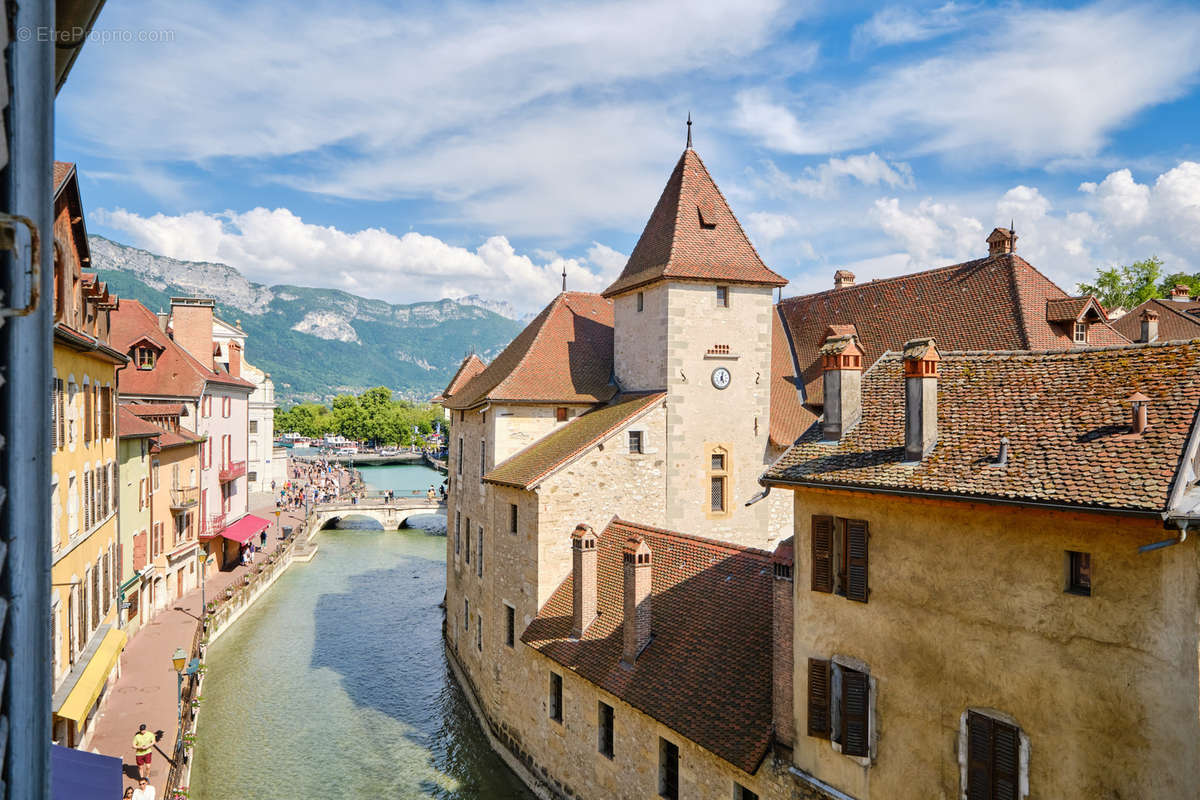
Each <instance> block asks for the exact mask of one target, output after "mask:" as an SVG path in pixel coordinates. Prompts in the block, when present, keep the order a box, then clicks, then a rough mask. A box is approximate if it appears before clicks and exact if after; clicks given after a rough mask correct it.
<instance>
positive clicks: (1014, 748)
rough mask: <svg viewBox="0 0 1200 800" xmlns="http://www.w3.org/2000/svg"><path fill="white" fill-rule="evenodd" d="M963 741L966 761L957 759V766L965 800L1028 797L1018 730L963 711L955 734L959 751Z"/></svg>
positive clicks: (1020, 737)
mask: <svg viewBox="0 0 1200 800" xmlns="http://www.w3.org/2000/svg"><path fill="white" fill-rule="evenodd" d="M964 739H965V740H966V741H965V745H966V758H965V759H962V757H961V756H960V764H961V769H962V773H961V775H962V781H963V785H964V788H965V789H966V798H967V800H1018V798H1019V797H1024V796H1025V795H1026V794H1027V793H1028V792H1027V791H1026V790H1025V787H1026V786H1028V777H1027V775H1028V772H1027V770H1028V763H1027V762H1028V759H1027V757H1026V755H1025V752H1024V750H1025V748H1024V742H1023V741H1022V740H1023V739H1024V735H1023V734H1022V733H1021V729H1020V728H1019V727H1017V726H1016V725H1013V724H1011V723H1010V722H1006V721H1004V720H1001V719H997V718H996V717H994V716H992V715H990V714H983V713H979V712H976V711H967V712H966V713H965V714H964V715H963V723H962V728H961V729H960V731H959V748H960V751H961V749H962V747H963V744H964V742H963V740H964ZM1023 777H1024V778H1025V780H1024V781H1023V780H1022V778H1023Z"/></svg>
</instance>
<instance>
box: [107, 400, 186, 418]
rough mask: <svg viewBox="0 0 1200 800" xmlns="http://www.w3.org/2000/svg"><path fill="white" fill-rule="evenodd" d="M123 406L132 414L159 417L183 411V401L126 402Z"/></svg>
mask: <svg viewBox="0 0 1200 800" xmlns="http://www.w3.org/2000/svg"><path fill="white" fill-rule="evenodd" d="M121 408H124V409H127V410H128V411H129V413H130V414H133V415H134V416H137V417H159V416H164V415H179V414H182V413H183V403H124V404H122V406H121Z"/></svg>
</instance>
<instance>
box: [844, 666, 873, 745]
mask: <svg viewBox="0 0 1200 800" xmlns="http://www.w3.org/2000/svg"><path fill="white" fill-rule="evenodd" d="M870 698H871V679H870V678H869V677H867V674H866V673H865V672H859V671H857V670H853V669H843V670H842V752H843V753H844V754H846V755H848V756H865V755H867V753H868V750H869V747H870V740H869V736H870V731H869V729H868V725H869V717H870Z"/></svg>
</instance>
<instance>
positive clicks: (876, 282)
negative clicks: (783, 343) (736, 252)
mask: <svg viewBox="0 0 1200 800" xmlns="http://www.w3.org/2000/svg"><path fill="white" fill-rule="evenodd" d="M995 258H999V257H998V256H984V257H983V258H973V259H971V260H969V261H960V262H958V263H957V264H946V265H944V266H941V267H931V268H929V269H921V270H917V271H915V272H905V273H903V274H901V275H890V276H888V277H886V278H875V279H873V280H869V281H867V282H866V283H856V284H854V285H852V286H842V287H840V288H838V287H835V288H833V289H822V290H821V291H819V292H809V293H808V294H797V295H792V296H791V297H785V298H783V299H782V300H780V301H779V302H778V303H776V305H780V306H782V305H794V304H796V303H799V302H801V301H804V300H812V299H815V298H818V297H822V296H824V295H830V294H833V293H835V292H845V293H849V292H852V291H854V290H855V289H867V288H871V289H874V288H876V287H880V286H885V285H886V284H889V283H895V282H896V281H902V280H908V279H912V278H917V277H924V276H926V275H932V274H934V273H935V272H947V271H950V270H956V269H962V268H963V267H968V266H974V265H979V266H983V264H984V262H987V261H990V260H992V259H995Z"/></svg>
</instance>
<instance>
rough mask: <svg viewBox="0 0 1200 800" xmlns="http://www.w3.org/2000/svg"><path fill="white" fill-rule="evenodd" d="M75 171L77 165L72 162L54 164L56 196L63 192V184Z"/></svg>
mask: <svg viewBox="0 0 1200 800" xmlns="http://www.w3.org/2000/svg"><path fill="white" fill-rule="evenodd" d="M74 171H75V165H74V164H73V163H71V162H70V161H55V162H54V195H55V197H57V196H58V193H59V192H60V191H62V187H63V184H64V183H66V181H67V178H68V177H69V176H70V175H71V173H72V172H74Z"/></svg>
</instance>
